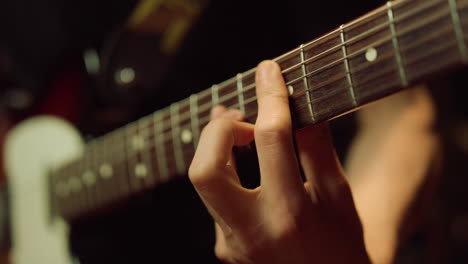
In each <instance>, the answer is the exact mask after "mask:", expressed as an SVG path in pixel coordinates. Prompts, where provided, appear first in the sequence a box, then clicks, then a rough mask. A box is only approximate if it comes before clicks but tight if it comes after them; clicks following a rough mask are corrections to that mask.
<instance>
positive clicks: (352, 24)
mask: <svg viewBox="0 0 468 264" xmlns="http://www.w3.org/2000/svg"><path fill="white" fill-rule="evenodd" d="M403 3H406V1H404V0H400V1H396V3H394V4H393V6H395V7H397V6H399V5H401V4H403ZM385 12H386V9H385V8H384V7H383V6H381V7H379V8H377V9H375V10H373V11H371V12H369V13H367V14H365V15H363V16H361V17H359V18H357V19H354V20H352V21H351V22H349V23H347V24H346V25H345V27H346V29H352V28H354V27H355V26H356V25H357V24H358V23H359V22H362V21H363V20H365V19H367V18H369V17H372V16H377V15H381V14H385ZM339 30H340V29H339V28H336V29H334V30H332V31H330V32H328V33H327V34H325V35H322V36H320V37H318V38H316V39H314V40H312V41H310V42H308V43H306V44H305V45H304V48H307V47H309V46H311V45H313V44H315V43H317V42H318V41H321V40H323V39H325V38H327V37H329V36H330V35H332V34H335V33H338V32H339ZM299 50H300V47H299V48H296V49H293V50H291V51H289V52H287V53H285V54H283V55H281V56H279V57H276V58H275V59H273V60H274V61H278V60H281V59H283V58H285V57H287V56H289V55H291V54H293V53H295V52H298V51H299ZM252 70H254V69H252ZM252 70H251V71H252Z"/></svg>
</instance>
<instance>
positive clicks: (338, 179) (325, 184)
mask: <svg viewBox="0 0 468 264" xmlns="http://www.w3.org/2000/svg"><path fill="white" fill-rule="evenodd" d="M296 140H297V146H298V153H299V158H300V161H301V165H302V168H303V171H304V174H305V176H306V178H307V180H308V182H309V184H310V194H311V196H312V198H313V199H314V200H315V201H316V202H320V203H321V204H325V205H327V206H328V205H330V206H331V208H332V209H333V210H335V209H339V210H340V211H341V212H342V213H352V214H353V215H354V214H355V208H354V202H353V198H352V195H351V190H350V188H349V185H348V182H347V180H346V178H345V176H344V174H343V170H342V168H341V165H340V163H339V161H338V158H337V156H336V153H335V150H334V147H333V143H332V139H331V136H330V133H329V130H328V126H327V124H321V125H318V126H311V127H307V128H304V129H302V130H299V131H298V132H297V133H296ZM343 210H344V211H343Z"/></svg>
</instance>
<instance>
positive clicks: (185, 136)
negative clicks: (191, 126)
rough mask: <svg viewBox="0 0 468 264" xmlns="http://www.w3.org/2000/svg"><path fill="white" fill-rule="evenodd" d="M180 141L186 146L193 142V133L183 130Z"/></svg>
mask: <svg viewBox="0 0 468 264" xmlns="http://www.w3.org/2000/svg"><path fill="white" fill-rule="evenodd" d="M180 139H181V140H182V142H183V143H184V144H188V143H190V142H192V132H190V130H188V129H184V130H182V133H180Z"/></svg>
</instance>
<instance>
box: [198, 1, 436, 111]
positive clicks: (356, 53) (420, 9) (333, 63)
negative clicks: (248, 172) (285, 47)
mask: <svg viewBox="0 0 468 264" xmlns="http://www.w3.org/2000/svg"><path fill="white" fill-rule="evenodd" d="M433 5H434V2H429V4H425V5H423V6H422V7H420V8H418V9H417V10H416V11H418V12H419V11H422V10H424V9H425V8H428V7H430V6H433ZM393 6H395V5H393ZM411 11H413V12H411ZM411 11H409V12H411V13H417V12H414V11H415V10H411ZM404 18H405V16H403V15H402V16H400V17H399V18H398V19H394V20H393V22H397V21H400V20H402V19H404ZM436 18H438V17H436ZM423 22H424V23H427V21H423ZM424 23H419V24H418V26H419V25H420V24H424ZM383 25H384V26H387V25H389V23H388V22H387V23H385V24H383ZM344 28H347V27H346V26H344ZM414 28H416V27H414V26H413V27H410V28H409V29H407V30H405V31H402V32H400V33H399V34H397V35H395V36H401V35H404V34H406V33H408V32H409V31H412V30H413V29H414ZM365 34H366V33H361V34H360V35H358V36H355V37H353V38H352V39H350V40H347V41H345V42H344V43H345V44H346V43H350V41H352V40H353V39H356V38H361V37H362V36H363V35H365ZM390 39H391V38H385V39H382V40H380V41H377V42H375V43H374V46H375V45H380V44H382V43H384V42H386V41H388V40H390ZM342 45H343V43H342V44H340V45H337V46H335V47H333V48H331V49H328V50H326V51H324V52H322V53H320V54H317V55H316V56H313V57H311V58H309V59H307V60H305V61H304V63H308V62H310V61H312V60H313V59H317V58H321V55H323V54H324V53H329V52H330V51H333V50H335V49H336V48H340V47H342ZM305 46H307V44H306V45H304V47H305ZM369 47H372V46H367V47H366V48H364V49H361V50H358V51H356V52H353V53H351V54H348V56H346V57H345V58H343V59H349V58H353V57H354V56H357V55H359V54H360V53H361V52H362V51H365V50H367V49H368V48H369ZM295 51H297V49H296V50H295ZM288 54H289V53H288ZM341 62H342V60H336V61H333V62H331V63H330V64H328V65H325V66H323V67H322V68H320V69H318V70H315V71H314V72H312V73H309V74H307V75H303V76H300V77H298V78H296V79H294V80H292V81H291V83H294V82H296V81H299V80H302V79H303V78H305V77H308V76H310V75H311V74H313V73H317V72H319V70H325V69H327V68H328V67H331V66H334V65H336V64H338V63H341ZM302 64H303V63H297V64H295V65H293V66H291V67H289V68H287V69H285V70H282V73H283V74H286V73H289V72H290V71H291V70H293V69H295V68H297V67H298V66H301V65H302ZM254 70H255V68H254V69H252V70H250V71H248V72H251V71H254ZM244 75H245V74H244ZM254 87H255V86H252V85H248V86H245V87H244V91H248V90H250V89H251V88H254ZM228 95H230V96H236V94H233V93H231V94H228ZM225 97H226V96H223V97H221V98H220V101H222V100H221V99H225ZM200 109H202V107H200ZM208 109H210V108H207V109H203V110H208Z"/></svg>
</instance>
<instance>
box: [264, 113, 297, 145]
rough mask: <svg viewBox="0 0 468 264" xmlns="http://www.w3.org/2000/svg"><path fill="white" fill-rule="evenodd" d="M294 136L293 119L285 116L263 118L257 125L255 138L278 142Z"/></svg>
mask: <svg viewBox="0 0 468 264" xmlns="http://www.w3.org/2000/svg"><path fill="white" fill-rule="evenodd" d="M291 136H292V131H291V121H290V120H289V119H285V118H271V119H269V120H263V121H262V122H259V123H257V124H256V126H255V140H262V141H263V140H266V141H271V142H277V141H278V140H283V139H285V138H290V137H291Z"/></svg>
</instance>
